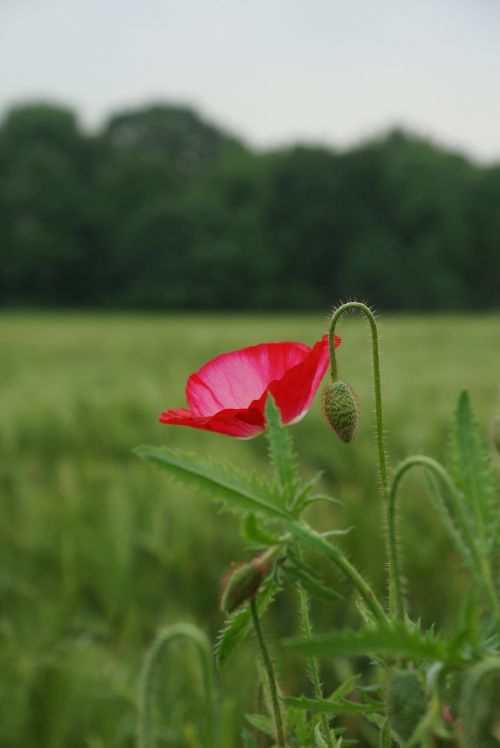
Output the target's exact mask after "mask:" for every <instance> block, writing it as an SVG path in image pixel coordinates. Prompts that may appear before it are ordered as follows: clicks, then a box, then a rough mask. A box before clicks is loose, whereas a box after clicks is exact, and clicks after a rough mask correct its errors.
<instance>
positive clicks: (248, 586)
mask: <svg viewBox="0 0 500 748" xmlns="http://www.w3.org/2000/svg"><path fill="white" fill-rule="evenodd" d="M268 568H269V567H268V564H267V559H265V558H264V557H263V556H257V558H254V559H253V561H251V562H250V563H249V564H239V565H235V566H233V568H232V569H231V570H230V571H229V572H228V573H227V574H226V577H225V579H224V583H223V590H222V597H221V603H220V607H221V610H222V611H224V613H232V612H233V611H234V610H236V608H239V607H240V605H243V603H245V602H247V601H248V600H251V599H252V597H255V595H256V594H257V591H258V589H259V587H260V585H261V584H262V581H263V579H264V577H265V576H266V574H267V571H268Z"/></svg>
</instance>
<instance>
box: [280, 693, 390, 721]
mask: <svg viewBox="0 0 500 748" xmlns="http://www.w3.org/2000/svg"><path fill="white" fill-rule="evenodd" d="M284 701H285V703H286V704H287V706H291V707H293V709H307V711H309V712H313V713H314V714H328V715H330V716H332V717H335V716H343V715H346V714H371V713H372V712H377V711H380V710H381V709H383V708H384V707H385V704H383V703H380V704H377V706H375V705H374V704H363V703H359V702H357V701H350V700H349V699H344V698H339V699H308V698H306V697H305V696H300V697H299V698H293V697H289V698H286V699H284Z"/></svg>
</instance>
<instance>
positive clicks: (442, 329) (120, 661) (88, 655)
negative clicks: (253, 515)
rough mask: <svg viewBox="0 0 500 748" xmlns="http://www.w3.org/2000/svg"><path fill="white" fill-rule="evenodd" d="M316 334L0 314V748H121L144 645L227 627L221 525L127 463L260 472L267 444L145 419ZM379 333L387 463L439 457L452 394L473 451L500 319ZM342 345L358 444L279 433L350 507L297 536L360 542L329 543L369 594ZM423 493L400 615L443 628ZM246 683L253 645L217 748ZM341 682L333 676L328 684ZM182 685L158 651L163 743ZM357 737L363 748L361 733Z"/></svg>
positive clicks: (228, 699) (295, 327) (443, 605)
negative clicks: (327, 531)
mask: <svg viewBox="0 0 500 748" xmlns="http://www.w3.org/2000/svg"><path fill="white" fill-rule="evenodd" d="M324 327H325V325H324V324H322V321H321V318H319V317H318V316H314V317H306V316H269V315H268V316H265V317H264V316H252V317H249V316H247V317H239V316H234V315H233V316H232V317H231V318H229V317H227V316H212V315H203V316H202V315H193V316H189V315H184V316H176V315H170V316H167V315H149V316H148V315H142V316H140V315H122V316H111V315H109V316H106V315H95V316H93V315H73V314H67V315H65V316H63V315H58V314H47V315H43V314H42V315H40V314H38V315H36V316H34V315H30V314H12V313H11V314H4V315H3V316H1V317H0V347H1V350H2V358H1V361H0V455H1V458H0V499H1V501H0V670H1V672H2V678H1V679H0V745H2V746H4V745H5V746H9V748H66V746H71V747H72V748H80V747H81V748H117V747H120V748H129V747H130V746H132V745H133V744H134V731H135V720H136V703H137V702H136V682H137V677H138V674H139V667H140V659H141V657H142V655H143V652H144V649H145V647H146V646H147V644H148V643H149V642H150V641H151V639H152V637H153V635H154V633H155V632H156V631H157V629H158V628H159V627H160V626H162V625H164V624H166V623H171V622H174V621H178V620H192V621H193V622H195V623H197V624H198V625H200V626H201V627H202V628H203V629H204V630H206V631H207V633H208V634H209V635H210V637H211V638H212V640H213V639H214V637H215V635H216V632H217V630H218V628H219V627H220V625H221V623H222V614H221V613H220V612H219V610H218V593H219V587H220V580H221V577H222V575H223V574H224V572H225V570H226V568H227V566H228V565H229V563H230V562H232V561H239V560H243V553H242V551H241V547H242V541H241V538H240V537H239V536H238V534H237V532H236V530H235V527H236V525H235V522H234V520H233V518H232V517H231V516H226V515H222V514H218V513H217V511H216V510H215V509H214V507H213V505H209V504H208V502H205V501H204V500H203V499H202V498H200V497H195V496H192V495H191V494H190V493H189V492H186V491H185V490H184V489H182V488H178V487H173V486H172V484H171V483H170V482H169V480H168V479H167V478H166V477H165V476H164V475H162V474H160V473H157V472H155V471H154V470H152V469H151V468H150V467H148V466H147V465H145V464H144V463H142V462H140V461H139V460H138V459H137V458H136V457H135V456H133V455H132V454H131V448H132V447H133V446H134V445H136V444H138V443H141V442H152V443H158V442H162V441H163V442H165V443H168V444H169V445H179V446H182V447H188V448H189V449H192V450H196V451H197V452H199V453H201V454H205V455H206V454H209V453H215V454H218V455H226V456H228V457H230V458H231V459H232V460H233V461H235V462H236V463H241V464H244V465H247V466H248V465H249V464H253V465H255V466H256V467H257V468H259V467H261V468H262V467H263V466H264V463H265V443H264V440H263V439H262V438H257V439H255V440H252V441H246V442H241V441H237V440H232V439H230V438H227V437H223V436H217V435H214V434H206V433H203V432H196V431H192V430H188V429H180V428H175V427H164V426H160V425H159V424H158V423H157V416H158V414H159V412H160V410H162V409H164V408H166V407H170V406H180V405H182V404H183V402H184V395H183V388H184V382H185V379H186V376H187V375H188V374H189V373H190V372H191V371H194V370H195V369H196V368H198V367H199V366H200V365H201V364H202V363H203V362H205V361H206V360H207V359H208V358H210V357H211V356H213V355H214V354H216V353H219V352H221V351H223V350H230V349H232V348H235V347H239V346H244V345H249V344H252V343H255V342H259V341H264V340H273V339H274V340H286V339H289V340H290V339H291V340H303V341H306V342H308V343H312V342H314V341H315V340H317V339H318V338H319V337H320V335H321V334H322V332H323V331H324V330H323V328H324ZM381 331H382V337H383V353H384V370H383V374H384V383H383V384H384V391H385V395H386V414H387V430H388V442H389V447H390V451H391V454H392V458H393V462H395V461H397V460H399V459H401V458H402V457H404V456H405V455H407V454H408V453H410V452H425V453H432V454H434V455H435V456H436V457H438V458H443V457H444V455H445V453H446V448H447V447H446V441H447V436H446V434H447V424H448V422H449V420H450V416H451V412H452V410H453V408H454V405H455V402H456V398H457V396H458V393H459V391H460V390H461V389H462V388H463V387H467V388H468V389H469V390H470V394H471V397H472V402H473V405H474V408H475V409H476V412H477V414H478V417H479V420H480V422H481V423H482V424H483V433H484V435H485V437H487V434H488V424H489V423H490V421H491V419H492V418H493V416H494V414H495V412H496V405H497V403H496V387H497V384H498V371H499V370H500V345H499V343H500V339H499V318H498V316H481V317H473V316H468V317H433V318H422V317H405V318H398V317H387V318H384V319H383V320H382V326H381ZM340 332H341V334H342V336H343V344H342V347H341V348H340V349H339V361H340V366H341V371H342V374H343V376H345V378H347V379H348V380H349V381H350V382H351V383H352V384H353V385H354V387H355V389H356V390H357V392H358V395H359V398H360V402H361V411H362V424H361V428H360V433H359V437H358V439H357V441H356V442H354V443H353V444H352V445H350V446H345V445H342V444H341V443H340V442H338V441H337V440H335V438H334V437H333V435H331V433H330V432H329V431H328V429H327V427H326V426H325V424H324V423H323V421H322V419H321V417H320V414H319V407H318V403H316V404H315V405H314V407H313V409H312V411H311V413H309V414H308V416H307V417H306V418H305V419H304V421H302V422H301V423H300V424H298V425H296V426H294V427H293V435H294V437H295V440H296V447H297V451H298V454H299V456H300V458H301V461H302V463H303V468H304V477H308V476H312V475H313V474H314V473H315V472H316V471H317V470H318V469H322V470H324V471H325V474H324V487H325V488H327V489H328V490H329V491H331V492H332V494H333V495H334V496H337V497H339V498H341V499H342V500H344V501H345V507H344V508H336V507H335V508H332V507H322V508H321V509H318V510H317V513H316V515H315V516H311V517H310V519H311V522H313V523H314V524H315V525H316V526H324V527H325V528H326V527H328V528H331V527H332V526H334V527H345V526H350V525H355V526H356V529H355V530H354V531H353V532H352V533H351V534H349V535H347V536H345V537H343V538H342V539H341V542H342V544H343V545H344V546H345V547H346V548H347V550H348V552H349V555H350V557H351V558H352V560H353V561H355V562H356V563H357V564H359V565H360V567H361V568H362V569H363V571H364V572H365V573H366V575H367V576H368V578H370V579H371V580H372V581H373V583H374V585H375V587H376V588H377V589H378V590H380V588H381V580H382V572H383V540H382V537H381V535H380V521H381V503H380V500H379V496H378V493H377V482H376V475H375V464H376V447H375V443H374V438H373V420H372V410H373V402H372V399H371V398H372V392H371V383H370V376H369V366H370V361H369V348H368V342H367V341H368V330H367V328H366V326H365V324H364V323H363V322H362V321H360V320H359V319H356V318H351V319H347V320H345V321H343V322H342V324H341V330H340ZM424 486H425V483H424V481H423V479H422V476H420V477H419V476H414V477H413V478H412V477H409V478H408V481H407V483H405V501H403V502H402V515H403V545H404V547H405V549H406V557H407V559H408V563H407V564H406V570H407V574H408V578H409V584H410V587H411V590H412V599H413V601H414V605H413V609H412V610H411V615H412V616H413V617H414V618H416V617H418V616H421V617H422V619H423V622H424V624H425V625H426V626H427V625H430V624H431V623H432V622H434V621H437V622H439V623H441V624H442V625H443V626H444V628H445V629H446V626H447V622H449V621H453V620H455V618H456V616H457V614H458V611H459V609H460V605H461V602H462V599H463V595H462V591H463V585H464V582H465V577H464V575H465V572H464V571H463V570H460V569H459V568H457V556H456V554H455V551H454V549H453V548H452V547H451V546H450V544H449V542H448V539H447V537H446V536H444V534H443V533H442V532H441V530H440V527H439V525H438V523H437V522H436V519H435V517H434V516H433V514H432V510H431V508H430V506H429V505H428V504H427V503H426V499H425V488H424ZM311 511H312V510H311ZM325 573H326V574H328V573H329V570H325ZM337 584H338V589H339V591H341V592H343V593H345V594H346V599H345V600H344V601H340V602H339V603H338V604H337V605H334V606H332V605H331V604H328V605H326V604H319V605H317V607H316V608H315V611H314V612H315V618H316V620H317V621H318V628H319V629H320V630H327V629H329V628H333V627H341V626H342V625H344V624H346V623H347V622H349V621H350V620H351V619H352V622H353V623H354V622H355V620H356V619H355V617H354V615H353V609H352V600H351V598H350V595H349V592H348V590H346V589H345V588H344V587H343V586H341V584H340V582H338V583H337ZM291 602H292V601H291V600H289V599H288V598H287V597H286V596H285V598H284V599H283V600H282V601H281V602H280V605H279V606H276V607H275V608H272V609H271V611H270V614H269V618H268V619H267V625H268V626H269V627H270V628H271V627H272V629H273V632H274V633H287V632H290V631H291V630H293V631H296V630H297V629H296V626H297V622H296V621H295V620H294V617H293V614H292V610H293V607H292V604H291ZM361 664H362V663H361ZM254 668H255V650H254V648H253V645H252V642H248V643H247V645H246V646H245V648H244V650H243V652H242V653H240V654H239V655H238V657H237V659H236V660H235V662H234V663H233V665H232V666H231V668H230V669H229V671H228V672H227V674H225V675H224V676H223V677H222V680H221V682H222V684H223V685H224V686H225V689H224V696H223V697H221V700H220V703H221V709H222V714H223V723H224V731H225V737H224V740H223V743H222V744H221V748H235V747H236V746H238V745H240V743H239V738H238V736H239V733H240V727H241V723H242V712H243V711H245V710H246V711H252V710H253V709H254V707H255V704H253V703H252V702H253V700H254V698H255V695H254V692H253V684H254V678H255V670H254ZM281 668H282V674H283V681H284V686H285V688H286V690H287V692H289V693H292V692H294V691H296V690H298V689H299V688H300V687H301V686H303V687H304V689H306V688H307V685H306V683H301V682H300V678H301V677H302V676H301V675H300V673H301V672H302V666H301V662H300V660H298V659H297V660H296V661H292V662H290V663H288V664H287V665H286V667H285V663H283V662H282V663H281ZM347 668H348V665H347V663H344V662H343V661H335V662H333V661H329V662H328V663H327V667H326V669H325V679H326V682H327V685H333V684H335V683H336V682H338V679H340V678H342V677H345V675H346V674H347V673H348V670H347ZM196 681H197V679H196V661H195V658H194V657H193V659H192V660H191V659H190V658H189V657H188V660H187V661H186V659H185V656H184V650H183V657H182V660H181V659H180V655H179V654H176V653H175V652H174V653H173V654H171V659H170V660H169V664H168V666H167V668H166V673H165V676H164V683H163V688H162V702H161V709H160V720H161V724H162V727H163V732H162V736H163V738H162V743H161V745H163V746H166V747H168V748H193V746H195V745H196V742H195V735H196V726H197V724H198V723H199V710H200V706H199V702H200V699H199V698H198V696H197V693H196ZM193 689H194V691H193ZM358 737H361V739H362V743H361V744H362V745H372V743H371V740H370V735H369V734H366V735H364V736H358ZM363 741H364V742H363Z"/></svg>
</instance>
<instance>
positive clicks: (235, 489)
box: [134, 445, 287, 519]
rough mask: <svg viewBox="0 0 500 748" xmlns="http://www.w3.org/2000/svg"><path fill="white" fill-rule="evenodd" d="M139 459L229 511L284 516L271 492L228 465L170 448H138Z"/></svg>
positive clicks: (272, 516)
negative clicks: (217, 502)
mask: <svg viewBox="0 0 500 748" xmlns="http://www.w3.org/2000/svg"><path fill="white" fill-rule="evenodd" d="M134 451H135V453H136V454H137V455H139V457H141V458H142V459H143V460H146V462H150V463H151V464H153V465H156V467H158V468H160V469H162V470H165V471H166V472H167V473H169V474H170V475H171V476H172V477H173V478H174V479H177V480H179V481H181V482H182V483H185V484H186V485H189V486H191V487H192V488H195V489H197V490H199V491H201V492H202V493H205V494H207V495H208V496H209V497H210V498H212V499H215V500H216V501H221V502H223V503H224V505H225V506H226V507H227V508H228V509H229V510H232V511H238V512H244V513H245V514H246V513H248V512H254V513H255V514H258V515H259V516H262V517H266V518H268V519H280V518H283V517H286V516H287V513H286V512H285V511H284V510H282V509H280V508H279V507H277V506H276V505H274V504H273V501H274V499H275V497H274V495H273V492H272V489H271V488H270V487H269V486H268V485H267V484H266V483H264V481H262V480H260V479H259V478H257V477H256V476H255V475H254V474H252V473H248V472H243V471H240V470H237V469H236V468H235V467H234V466H233V465H231V464H230V463H229V462H227V461H205V460H201V459H199V458H198V457H195V456H194V455H191V454H189V453H187V452H183V451H181V450H174V449H170V448H169V447H154V446H147V445H145V446H141V447H136V449H135V450H134Z"/></svg>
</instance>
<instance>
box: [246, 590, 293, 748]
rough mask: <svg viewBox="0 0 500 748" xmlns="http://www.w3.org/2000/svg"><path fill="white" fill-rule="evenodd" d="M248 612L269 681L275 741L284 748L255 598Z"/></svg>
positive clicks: (280, 720) (270, 667) (272, 671)
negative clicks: (250, 614) (250, 615)
mask: <svg viewBox="0 0 500 748" xmlns="http://www.w3.org/2000/svg"><path fill="white" fill-rule="evenodd" d="M250 611H251V613H252V622H253V626H254V629H255V633H256V635H257V641H258V643H259V648H260V653H261V655H262V661H263V663H264V667H265V669H266V672H267V678H268V681H269V690H270V691H271V701H272V703H273V712H274V721H275V725H276V740H277V743H278V746H280V747H282V748H286V743H285V730H284V727H283V717H282V715H281V707H280V702H279V696H278V686H277V684H276V676H275V675H274V668H273V663H272V662H271V658H270V657H269V652H268V651H267V647H266V643H265V641H264V636H263V634H262V628H261V625H260V620H259V612H258V610H257V603H256V602H255V597H253V598H252V599H251V600H250Z"/></svg>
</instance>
